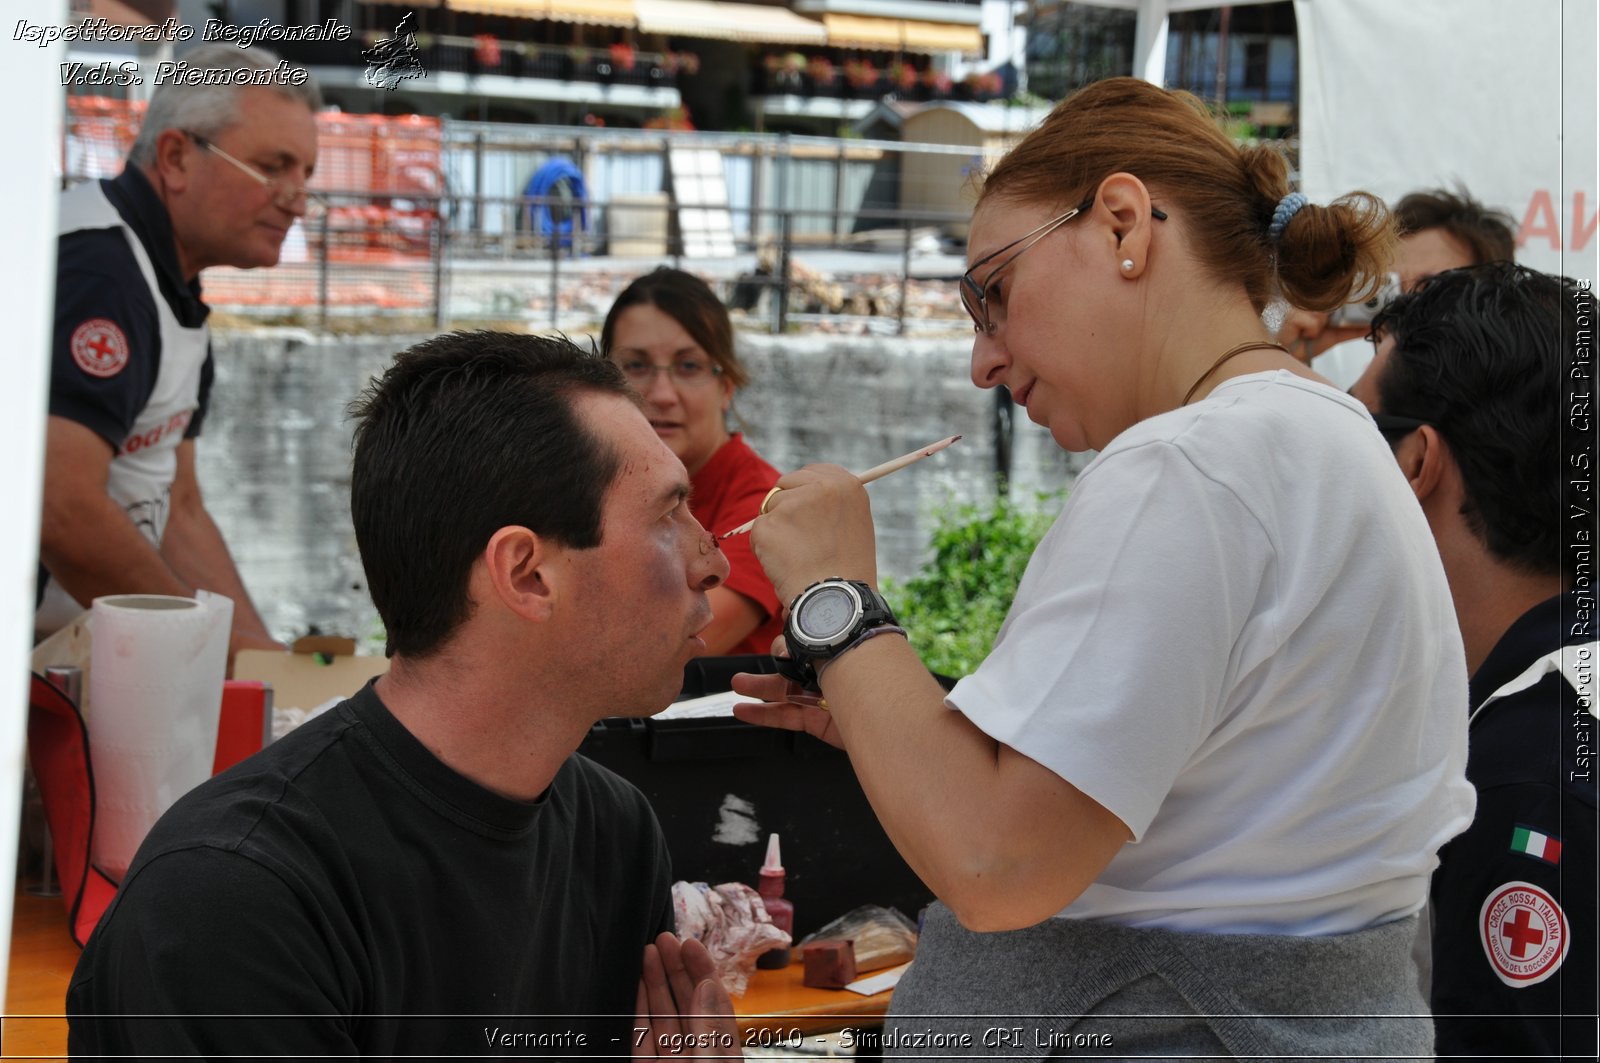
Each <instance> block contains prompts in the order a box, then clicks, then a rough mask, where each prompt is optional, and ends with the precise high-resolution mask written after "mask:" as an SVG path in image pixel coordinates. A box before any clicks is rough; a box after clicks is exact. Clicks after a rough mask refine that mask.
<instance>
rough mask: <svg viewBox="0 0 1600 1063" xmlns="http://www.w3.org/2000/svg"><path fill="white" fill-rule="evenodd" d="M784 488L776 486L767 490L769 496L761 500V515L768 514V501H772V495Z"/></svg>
mask: <svg viewBox="0 0 1600 1063" xmlns="http://www.w3.org/2000/svg"><path fill="white" fill-rule="evenodd" d="M782 490H783V488H781V487H774V488H773V489H772V490H770V491H768V492H767V497H766V498H763V499H762V500H761V515H762V516H766V514H767V503H768V502H771V501H772V496H773V495H775V494H777V493H778V492H779V491H782Z"/></svg>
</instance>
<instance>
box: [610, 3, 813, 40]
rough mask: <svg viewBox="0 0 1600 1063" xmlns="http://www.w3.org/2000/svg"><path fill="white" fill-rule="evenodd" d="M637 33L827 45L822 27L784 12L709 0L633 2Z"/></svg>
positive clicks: (783, 10)
mask: <svg viewBox="0 0 1600 1063" xmlns="http://www.w3.org/2000/svg"><path fill="white" fill-rule="evenodd" d="M635 7H636V10H637V13H638V18H639V31H640V32H641V33H662V34H667V35H669V36H673V37H702V38H706V39H709V40H715V41H753V42H757V43H764V44H817V45H821V44H827V43H828V31H827V30H825V29H823V28H822V23H820V22H816V21H813V20H812V19H809V18H805V17H803V16H801V15H797V14H795V13H794V12H793V11H790V10H789V9H788V8H783V7H764V6H762V5H760V4H725V3H712V2H711V0H635Z"/></svg>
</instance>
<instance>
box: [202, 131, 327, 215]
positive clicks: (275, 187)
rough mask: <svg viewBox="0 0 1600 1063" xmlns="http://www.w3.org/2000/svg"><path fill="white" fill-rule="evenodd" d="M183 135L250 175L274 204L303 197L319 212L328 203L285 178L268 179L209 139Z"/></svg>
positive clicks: (290, 202)
mask: <svg viewBox="0 0 1600 1063" xmlns="http://www.w3.org/2000/svg"><path fill="white" fill-rule="evenodd" d="M183 135H184V136H186V137H188V138H189V139H190V140H192V141H194V142H195V146H196V147H198V148H200V149H202V150H204V151H209V152H211V154H213V155H215V156H217V157H218V158H220V159H224V160H226V161H227V162H230V163H232V164H233V165H234V166H236V167H238V168H239V170H240V171H242V172H243V173H246V174H248V175H250V177H252V178H254V179H255V180H256V181H257V182H259V183H260V184H261V186H262V187H263V188H265V189H267V191H268V192H270V193H271V194H272V198H273V201H274V202H277V203H282V204H292V203H294V202H295V200H297V199H299V198H300V197H301V196H304V197H305V200H306V204H307V205H308V206H311V207H315V208H317V209H319V210H321V209H325V208H326V207H327V205H328V201H327V200H326V199H324V198H323V197H322V196H320V195H318V194H317V193H315V192H313V191H311V189H309V188H307V187H306V186H305V185H303V184H298V183H296V182H294V181H291V180H289V179H288V178H287V177H268V176H267V175H266V174H264V173H262V172H261V171H260V170H258V169H256V168H255V167H254V166H251V165H250V164H249V163H247V162H245V161H244V160H243V159H238V158H235V157H234V156H232V155H229V154H228V153H227V152H225V151H223V150H222V149H221V148H219V147H217V146H216V145H215V144H213V143H212V142H211V141H210V140H209V139H207V138H206V137H203V136H201V135H200V134H199V133H193V132H190V131H189V130H187V129H185V130H184V131H183Z"/></svg>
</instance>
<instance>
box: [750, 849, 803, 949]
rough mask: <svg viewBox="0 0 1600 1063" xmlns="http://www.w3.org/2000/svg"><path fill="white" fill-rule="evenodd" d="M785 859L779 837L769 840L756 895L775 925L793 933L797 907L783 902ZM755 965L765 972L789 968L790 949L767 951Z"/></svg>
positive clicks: (786, 932)
mask: <svg viewBox="0 0 1600 1063" xmlns="http://www.w3.org/2000/svg"><path fill="white" fill-rule="evenodd" d="M783 879H784V874H783V858H782V856H781V855H780V853H779V851H778V836H777V835H776V834H774V835H772V836H771V837H770V838H768V839H767V859H766V862H765V863H763V864H762V865H761V877H760V879H759V880H758V881H757V883H756V892H757V893H759V894H761V903H762V904H764V905H765V906H766V909H767V915H768V916H770V917H771V919H772V925H773V926H775V927H777V928H778V929H779V930H782V931H783V932H784V933H785V934H789V935H791V936H793V934H794V905H793V904H790V903H789V902H788V901H786V900H784V899H783ZM756 966H757V967H760V968H761V969H762V970H764V971H775V970H782V969H783V968H785V967H787V966H789V950H788V949H786V948H783V949H768V950H767V951H766V952H763V953H762V954H761V955H760V956H758V957H757V958H756Z"/></svg>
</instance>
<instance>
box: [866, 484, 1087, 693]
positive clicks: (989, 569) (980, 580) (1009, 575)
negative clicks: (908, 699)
mask: <svg viewBox="0 0 1600 1063" xmlns="http://www.w3.org/2000/svg"><path fill="white" fill-rule="evenodd" d="M1064 498H1065V494H1064V493H1056V494H1041V495H1039V496H1037V497H1036V498H1035V499H1033V501H1032V503H1031V504H1023V505H1019V504H1017V503H1015V502H1012V501H1010V500H1009V499H1007V498H999V499H996V500H995V501H994V502H992V503H989V504H987V505H978V504H974V503H970V502H969V503H966V504H963V505H952V506H949V507H946V508H945V509H943V510H941V511H940V512H938V513H936V514H935V516H936V518H937V521H938V524H937V526H936V527H935V529H934V532H933V541H932V543H931V548H932V551H933V556H932V557H931V558H930V559H929V560H928V561H927V563H926V564H924V565H923V567H922V571H921V572H920V573H918V574H917V575H916V576H915V577H913V578H912V579H910V580H907V581H906V582H904V583H899V582H896V581H886V583H885V586H884V596H885V597H886V598H887V599H888V601H889V604H890V605H891V606H892V607H893V608H894V611H895V615H896V616H898V617H899V618H900V623H901V624H903V625H904V626H905V628H906V631H907V632H908V633H909V634H910V636H911V645H912V648H913V649H915V650H916V651H917V653H918V655H920V656H921V657H922V661H923V663H924V664H926V665H927V666H928V667H929V668H930V669H932V670H933V671H935V672H938V673H940V674H942V675H948V676H958V677H959V676H963V675H967V674H968V673H970V672H971V671H973V669H975V668H977V666H978V662H979V661H981V660H983V659H984V657H986V656H988V654H989V648H990V647H991V646H993V645H994V637H995V635H996V634H998V633H999V631H1000V623H1001V621H1003V620H1004V619H1005V616H1006V610H1007V609H1009V608H1011V599H1012V598H1014V597H1015V596H1016V593H1017V584H1018V583H1019V582H1021V580H1022V572H1023V570H1024V569H1025V568H1026V567H1027V565H1028V558H1029V557H1031V556H1032V555H1033V548H1034V547H1035V546H1037V545H1038V543H1039V539H1040V537H1042V536H1043V535H1044V533H1045V530H1046V529H1048V528H1049V527H1050V524H1051V522H1052V521H1054V520H1055V515H1056V513H1058V512H1059V511H1060V509H1061V503H1062V501H1063V500H1064Z"/></svg>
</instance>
